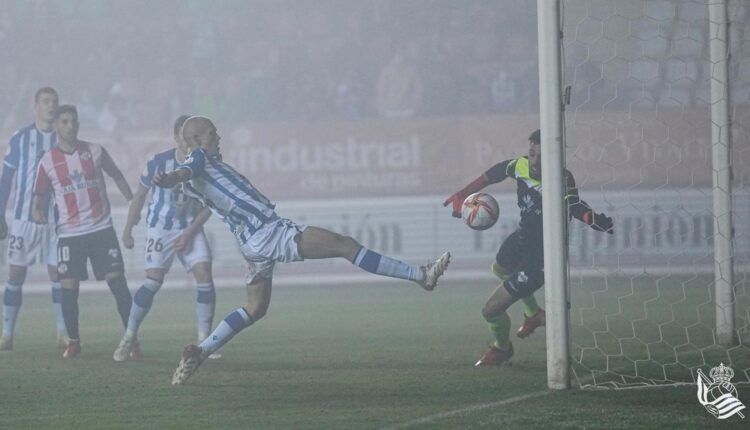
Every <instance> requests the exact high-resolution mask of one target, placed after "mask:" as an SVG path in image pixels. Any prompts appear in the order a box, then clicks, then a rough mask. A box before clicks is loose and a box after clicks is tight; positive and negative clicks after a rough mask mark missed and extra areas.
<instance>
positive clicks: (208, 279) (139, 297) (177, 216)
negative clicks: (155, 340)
mask: <svg viewBox="0 0 750 430" xmlns="http://www.w3.org/2000/svg"><path fill="white" fill-rule="evenodd" d="M186 119H188V116H187V115H183V116H181V117H179V118H177V120H176V121H175V124H174V135H173V136H174V141H175V144H176V148H172V149H170V150H168V151H164V152H160V153H158V154H156V155H154V156H153V157H151V159H150V160H149V161H148V163H147V164H146V168H145V169H144V170H143V174H142V175H141V178H140V186H139V187H138V189H137V190H136V191H135V196H134V197H133V200H131V201H130V210H129V211H128V220H127V223H126V224H125V228H124V229H123V233H122V243H123V245H125V248H128V249H132V248H133V245H134V241H133V227H134V226H135V225H136V224H138V222H139V221H140V218H141V210H142V209H143V205H144V203H145V201H146V196H147V195H148V192H149V191H151V201H150V203H149V206H148V217H147V218H146V225H147V227H148V233H147V236H146V254H145V258H146V279H145V280H144V281H143V285H142V286H141V287H140V288H139V289H138V291H137V292H136V293H135V296H134V297H133V307H132V308H131V310H130V318H129V319H128V326H127V328H126V330H125V334H124V335H123V337H122V340H121V341H120V345H119V346H118V347H117V349H116V350H115V352H114V354H113V356H112V357H113V358H114V360H115V361H124V360H126V359H127V358H128V357H129V356H130V357H133V358H137V356H138V354H139V353H140V349H139V348H138V343H137V340H136V339H137V336H138V328H139V327H140V325H141V322H143V320H144V318H146V315H147V314H148V311H149V309H151V304H152V303H153V301H154V296H155V295H156V293H157V292H158V291H159V288H160V287H161V285H162V283H163V282H164V276H165V275H166V274H167V272H168V271H169V269H170V267H171V266H172V261H174V257H175V256H177V258H178V259H179V260H180V262H181V263H182V265H183V266H184V267H185V268H186V269H187V270H188V271H189V272H192V273H193V276H194V277H195V283H196V286H197V289H198V297H197V303H196V317H197V322H198V342H201V341H202V340H203V339H205V338H206V337H208V334H209V333H210V331H211V325H212V324H213V319H214V308H215V306H216V292H215V290H214V283H213V278H212V276H211V249H210V248H209V246H208V240H206V234H205V233H204V232H203V224H204V223H205V222H206V220H208V218H209V217H210V216H211V211H210V210H209V209H208V208H203V207H202V205H201V203H200V202H199V201H198V200H196V199H194V198H192V197H188V196H186V195H185V193H183V192H182V188H181V187H174V188H171V189H166V188H157V187H156V186H154V184H153V183H152V179H153V177H154V175H155V174H156V173H157V172H168V171H171V170H174V169H175V167H177V166H178V165H179V164H180V163H182V162H183V161H185V157H186V156H187V148H186V146H185V141H184V140H182V137H181V133H180V131H181V130H182V124H183V123H184V122H185V120H186ZM134 352H135V354H133V353H134Z"/></svg>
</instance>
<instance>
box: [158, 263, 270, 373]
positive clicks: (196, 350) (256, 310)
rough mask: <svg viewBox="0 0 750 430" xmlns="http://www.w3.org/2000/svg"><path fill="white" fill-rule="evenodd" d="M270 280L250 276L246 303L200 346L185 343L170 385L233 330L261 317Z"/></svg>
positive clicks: (233, 333) (235, 331)
mask: <svg viewBox="0 0 750 430" xmlns="http://www.w3.org/2000/svg"><path fill="white" fill-rule="evenodd" d="M271 285H272V279H271V278H270V277H269V278H259V277H257V276H256V277H255V278H253V279H252V280H251V281H250V283H249V284H248V285H247V305H245V306H244V307H241V308H239V309H236V310H234V311H233V312H232V313H230V314H229V315H227V316H226V318H224V319H223V320H222V321H221V322H220V323H219V324H218V325H217V326H216V329H215V330H214V331H213V332H212V333H211V334H210V335H208V337H206V339H204V340H203V342H201V344H200V345H188V346H186V347H185V350H184V351H183V353H182V358H181V359H180V363H179V364H178V365H177V369H175V372H174V375H173V376H172V385H180V384H182V383H184V382H185V381H186V380H187V379H188V378H190V376H192V375H193V374H194V373H195V371H196V370H198V367H199V366H200V365H201V363H203V361H205V360H206V358H208V357H209V356H210V355H211V354H213V353H215V352H216V351H218V350H219V348H221V347H222V346H224V345H225V344H226V343H227V342H229V341H230V340H231V339H232V338H233V337H234V336H235V335H236V334H237V333H239V332H240V331H242V330H244V329H246V328H248V327H250V326H251V325H252V324H253V323H255V322H256V321H257V320H259V319H261V318H263V317H264V316H265V315H266V311H268V306H269V304H270V303H271Z"/></svg>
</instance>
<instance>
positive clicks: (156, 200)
mask: <svg viewBox="0 0 750 430" xmlns="http://www.w3.org/2000/svg"><path fill="white" fill-rule="evenodd" d="M176 153H177V150H176V149H170V150H168V151H164V152H160V153H158V154H156V155H154V156H153V157H151V159H150V160H148V163H146V168H145V169H144V170H143V173H142V174H141V185H142V186H143V187H145V188H150V189H151V202H150V203H149V205H148V216H147V217H146V225H148V227H160V228H162V229H164V230H172V229H175V228H176V229H180V230H182V229H185V228H186V227H187V226H189V225H190V223H191V222H193V219H194V218H195V215H196V214H197V213H198V212H199V211H200V209H201V204H200V202H199V201H198V200H196V199H194V198H192V197H188V196H187V195H185V193H184V192H182V188H181V187H174V188H172V189H166V188H160V187H157V186H155V185H153V183H152V182H151V180H152V179H153V177H154V174H156V172H171V171H172V170H174V169H175V168H176V167H177V166H178V165H179V164H180V163H179V162H178V161H177V158H175V154H176Z"/></svg>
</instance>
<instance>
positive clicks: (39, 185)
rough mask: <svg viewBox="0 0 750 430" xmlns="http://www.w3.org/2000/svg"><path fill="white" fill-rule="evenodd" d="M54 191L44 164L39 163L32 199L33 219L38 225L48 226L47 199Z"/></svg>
mask: <svg viewBox="0 0 750 430" xmlns="http://www.w3.org/2000/svg"><path fill="white" fill-rule="evenodd" d="M51 190H52V182H51V181H50V180H49V176H47V171H46V170H44V166H43V165H42V163H39V171H38V172H37V174H36V181H35V182H34V189H33V191H32V195H33V196H34V197H33V198H32V199H31V219H32V220H33V221H34V222H35V223H37V224H47V222H48V220H47V209H48V207H47V197H48V196H49V193H50V192H51Z"/></svg>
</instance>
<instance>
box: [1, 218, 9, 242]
mask: <svg viewBox="0 0 750 430" xmlns="http://www.w3.org/2000/svg"><path fill="white" fill-rule="evenodd" d="M7 237H8V223H7V222H5V217H4V216H0V240H5V239H6V238H7Z"/></svg>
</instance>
